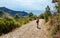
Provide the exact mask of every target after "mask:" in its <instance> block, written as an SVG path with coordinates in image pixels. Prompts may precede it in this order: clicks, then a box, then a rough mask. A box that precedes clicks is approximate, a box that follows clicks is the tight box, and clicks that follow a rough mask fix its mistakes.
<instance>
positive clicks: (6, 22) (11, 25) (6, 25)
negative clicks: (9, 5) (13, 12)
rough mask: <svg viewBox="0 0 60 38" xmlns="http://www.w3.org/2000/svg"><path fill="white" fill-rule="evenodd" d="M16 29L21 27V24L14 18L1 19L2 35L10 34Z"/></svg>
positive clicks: (0, 28) (0, 31) (0, 30)
mask: <svg viewBox="0 0 60 38" xmlns="http://www.w3.org/2000/svg"><path fill="white" fill-rule="evenodd" d="M16 27H20V23H19V22H16V21H15V20H14V19H13V18H11V19H10V18H8V19H3V18H0V35H1V34H5V33H8V32H10V31H12V29H15V28H16Z"/></svg>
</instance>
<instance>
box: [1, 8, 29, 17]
mask: <svg viewBox="0 0 60 38" xmlns="http://www.w3.org/2000/svg"><path fill="white" fill-rule="evenodd" d="M0 11H4V12H6V13H9V14H11V15H16V13H18V14H19V15H20V16H27V15H28V13H27V12H25V11H15V10H11V9H9V8H6V7H0Z"/></svg>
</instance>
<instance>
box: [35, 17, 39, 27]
mask: <svg viewBox="0 0 60 38" xmlns="http://www.w3.org/2000/svg"><path fill="white" fill-rule="evenodd" d="M36 24H37V28H38V25H39V17H37V18H36Z"/></svg>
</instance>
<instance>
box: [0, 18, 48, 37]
mask: <svg viewBox="0 0 60 38" xmlns="http://www.w3.org/2000/svg"><path fill="white" fill-rule="evenodd" d="M43 23H44V21H43V19H40V22H39V26H40V28H41V29H37V28H36V21H32V22H30V23H28V24H26V25H23V26H22V27H20V28H17V29H16V30H14V31H13V32H10V33H8V34H5V35H3V36H0V38H48V34H47V31H46V30H45V28H44V27H43Z"/></svg>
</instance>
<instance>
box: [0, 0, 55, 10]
mask: <svg viewBox="0 0 60 38" xmlns="http://www.w3.org/2000/svg"><path fill="white" fill-rule="evenodd" d="M51 1H52V0H0V7H7V8H10V9H12V10H18V11H20V10H24V11H25V10H44V9H45V8H46V6H47V5H49V6H50V8H51V10H53V6H54V5H53V4H52V2H51Z"/></svg>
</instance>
